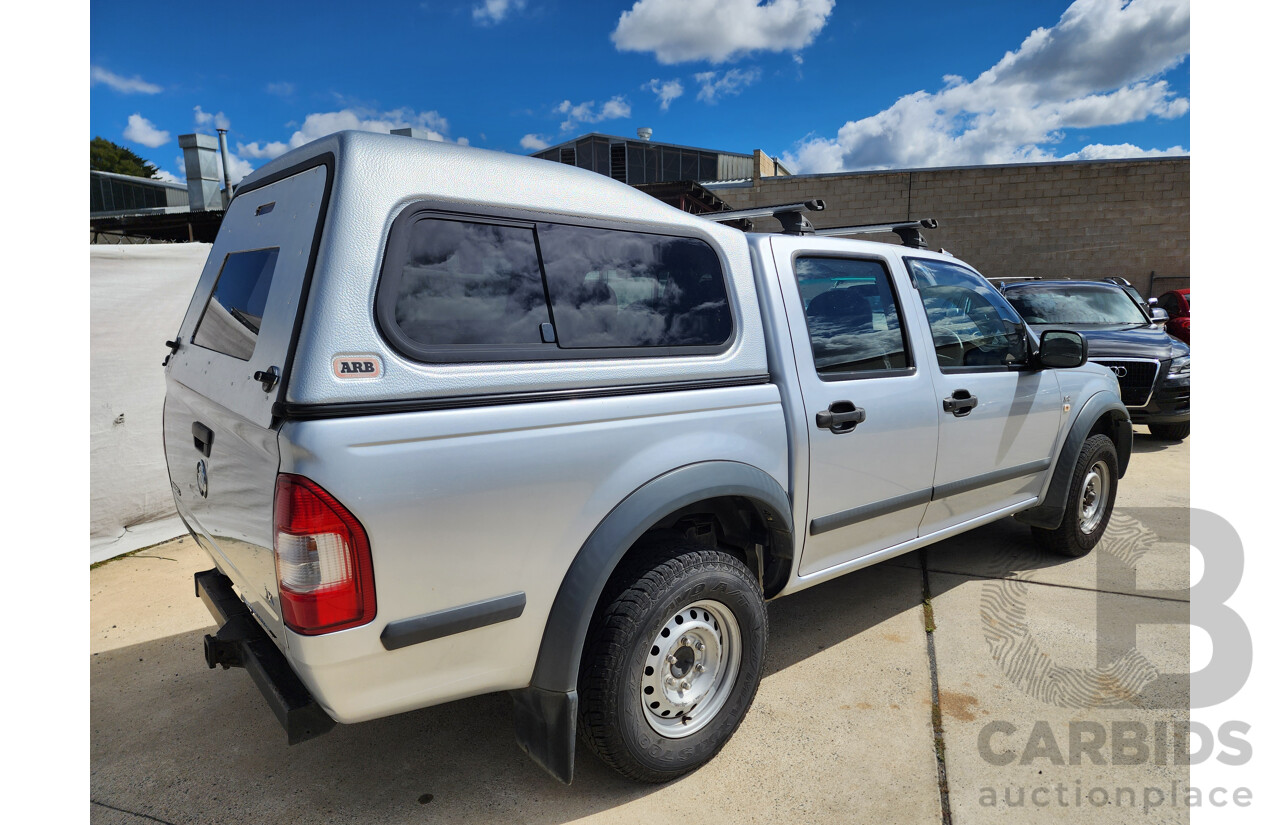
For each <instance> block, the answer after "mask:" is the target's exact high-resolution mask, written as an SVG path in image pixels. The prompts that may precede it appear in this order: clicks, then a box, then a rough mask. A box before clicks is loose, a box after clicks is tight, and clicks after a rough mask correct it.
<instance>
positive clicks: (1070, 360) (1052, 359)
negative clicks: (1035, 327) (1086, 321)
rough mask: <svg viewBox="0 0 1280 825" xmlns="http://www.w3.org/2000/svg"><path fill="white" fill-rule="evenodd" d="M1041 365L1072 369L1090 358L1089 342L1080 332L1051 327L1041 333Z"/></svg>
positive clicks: (1051, 367) (1037, 357)
mask: <svg viewBox="0 0 1280 825" xmlns="http://www.w3.org/2000/svg"><path fill="white" fill-rule="evenodd" d="M1036 360H1037V361H1038V362H1039V364H1040V366H1042V367H1046V368H1048V369H1070V368H1071V367H1079V366H1082V365H1083V364H1084V363H1085V362H1086V361H1088V360H1089V342H1088V341H1086V340H1085V339H1084V336H1082V335H1081V334H1080V333H1078V332H1071V331H1070V330H1065V329H1051V330H1047V331H1045V332H1042V333H1040V352H1039V354H1038V355H1037V356H1036Z"/></svg>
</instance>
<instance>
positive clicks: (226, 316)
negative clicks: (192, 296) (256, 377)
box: [191, 248, 280, 361]
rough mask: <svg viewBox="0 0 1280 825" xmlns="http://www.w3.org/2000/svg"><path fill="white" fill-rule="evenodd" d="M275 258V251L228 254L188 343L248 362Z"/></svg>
mask: <svg viewBox="0 0 1280 825" xmlns="http://www.w3.org/2000/svg"><path fill="white" fill-rule="evenodd" d="M279 256H280V249H279V248H272V249H255V250H252V251H249V252H232V253H231V254H230V255H228V256H227V257H226V259H225V260H224V261H223V262H222V271H220V272H219V273H218V280H217V282H215V283H214V285H213V294H212V295H210V296H209V303H208V304H206V305H205V308H204V313H203V314H202V315H201V316H200V322H199V323H198V324H197V325H196V331H195V334H194V335H192V337H191V341H192V343H194V344H196V345H197V346H201V347H204V348H205V349H211V350H215V351H217V352H221V353H224V354H226V355H230V356H231V357H232V358H239V359H240V360H241V361H248V360H249V358H250V357H251V356H252V355H253V347H254V345H255V344H256V343H257V342H258V330H259V328H260V327H261V326H262V315H263V311H264V309H265V308H266V305H267V295H268V294H269V293H270V292H271V276H272V275H273V274H274V273H275V269H276V259H277V258H278V257H279Z"/></svg>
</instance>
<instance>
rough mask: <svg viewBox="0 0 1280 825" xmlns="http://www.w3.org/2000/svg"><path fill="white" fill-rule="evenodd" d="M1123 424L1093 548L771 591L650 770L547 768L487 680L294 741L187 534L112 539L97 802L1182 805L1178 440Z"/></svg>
mask: <svg viewBox="0 0 1280 825" xmlns="http://www.w3.org/2000/svg"><path fill="white" fill-rule="evenodd" d="M1139 429H1140V430H1141V431H1142V432H1141V433H1140V434H1138V435H1137V436H1136V437H1135V445H1134V455H1133V460H1132V462H1131V464H1130V467H1129V472H1128V475H1126V477H1125V478H1124V479H1123V480H1122V481H1121V482H1120V487H1119V495H1118V498H1117V503H1116V512H1115V515H1114V517H1113V520H1112V523H1111V526H1110V528H1109V529H1108V532H1107V535H1106V537H1105V538H1104V539H1103V542H1102V543H1101V544H1100V545H1099V546H1098V547H1097V548H1095V550H1094V552H1093V553H1092V554H1090V555H1089V556H1087V557H1085V558H1082V559H1066V558H1062V557H1057V556H1052V555H1048V554H1046V553H1044V552H1042V551H1040V550H1039V549H1038V548H1037V546H1036V545H1035V544H1034V542H1033V541H1032V540H1031V536H1030V533H1029V531H1028V530H1027V528H1025V527H1023V526H1022V525H1019V524H1018V523H1016V522H1014V521H1013V520H1011V519H1005V520H1003V521H1001V522H997V523H995V524H992V525H989V526H987V527H984V528H980V529H977V530H974V531H971V532H970V533H967V534H965V535H963V536H959V537H957V538H954V539H951V540H948V541H946V542H942V543H939V544H936V545H933V546H932V547H930V548H927V549H926V550H924V551H918V552H915V553H912V554H909V555H906V556H902V557H899V558H898V559H894V560H891V561H888V562H884V563H882V564H879V565H876V566H874V567H871V568H868V569H866V570H863V571H859V572H856V573H852V574H850V575H847V576H844V577H842V578H840V579H837V580H835V581H832V582H828V583H826V584H823V585H819V586H817V587H814V588H810V589H809V590H806V591H804V592H802V593H799V594H796V595H794V596H790V597H788V598H785V599H781V600H779V601H776V602H772V603H771V604H770V605H769V627H770V632H771V635H770V639H769V652H768V658H767V661H766V668H765V676H764V679H763V682H762V683H761V686H760V691H759V693H758V694H757V696H756V699H755V703H754V705H753V706H752V708H751V711H750V713H749V714H748V715H747V718H746V720H745V721H744V722H743V724H742V726H741V727H740V728H739V729H738V732H737V733H736V734H735V735H734V736H733V738H732V739H731V740H730V741H729V743H728V744H727V745H726V747H725V748H724V750H723V751H721V753H720V754H719V755H718V756H717V757H716V758H715V759H714V760H712V762H711V763H710V764H708V765H707V766H705V767H703V768H702V769H701V770H698V771H695V772H694V773H692V774H690V775H687V776H685V777H683V778H681V779H679V780H677V781H675V782H671V783H669V784H667V785H663V786H656V787H655V786H647V785H637V784H634V783H631V782H628V781H626V780H624V779H622V778H620V777H618V776H616V775H615V774H613V773H612V772H611V771H610V770H608V769H607V768H605V767H604V766H603V765H602V764H601V763H600V762H599V761H597V760H596V759H595V757H594V756H593V755H592V754H591V753H590V751H588V750H587V749H586V748H585V747H583V746H581V745H579V748H578V753H577V757H576V760H577V775H576V778H575V780H574V782H573V784H572V785H570V786H564V785H561V784H560V783H558V782H556V781H555V780H554V779H552V778H551V777H549V776H547V775H546V774H545V773H543V772H542V771H541V770H540V769H539V768H538V767H537V766H535V765H534V764H533V763H532V762H531V761H530V760H529V759H528V758H527V757H525V755H524V754H523V753H522V752H521V751H520V749H519V748H518V747H517V745H516V743H515V739H514V736H513V734H512V710H511V701H510V699H509V698H508V697H507V696H506V695H505V694H498V695H490V696H481V697H476V698H473V699H468V700H465V701H461V702H455V703H451V704H448V705H442V706H438V707H433V708H426V709H424V710H419V711H415V712H412V713H407V714H402V715H399V716H395V717H391V718H387V719H380V720H375V721H372V722H366V723H363V724H359V725H350V726H343V725H340V726H338V727H337V728H335V729H334V730H333V731H331V732H330V733H328V734H326V735H324V736H322V737H320V738H318V739H314V740H312V741H309V742H305V743H303V744H301V745H297V746H294V747H288V746H287V745H286V744H285V737H284V733H283V731H282V730H281V728H280V727H279V725H278V724H277V723H276V721H275V718H274V716H272V714H271V711H270V710H269V709H268V708H267V705H266V703H265V702H264V701H263V699H262V697H261V695H260V694H259V693H258V691H257V688H256V687H255V686H254V684H253V682H252V681H251V680H250V678H249V676H248V675H247V673H245V672H244V671H243V670H234V669H233V670H230V671H223V670H221V669H219V670H209V669H208V668H207V667H206V666H205V664H204V659H203V654H202V639H203V636H204V634H205V633H206V632H212V624H211V620H210V617H209V615H208V613H207V612H206V610H205V608H204V606H203V604H202V603H201V602H200V601H199V599H197V598H196V597H195V595H194V589H193V585H192V575H193V574H194V573H195V572H197V571H199V570H203V569H207V568H208V567H210V566H211V564H210V562H209V560H208V558H207V557H206V556H205V555H204V553H203V552H202V551H201V550H200V549H199V548H198V547H196V546H195V545H194V544H193V543H192V542H191V541H190V540H189V539H187V538H183V539H176V540H174V541H171V542H167V543H164V544H161V545H157V546H155V547H151V548H148V549H146V550H143V551H141V552H139V553H136V554H134V555H131V556H128V557H124V558H121V559H117V560H115V561H112V562H109V563H107V564H105V565H103V566H101V567H98V568H96V569H94V570H92V571H91V573H90V589H91V592H90V629H89V632H90V640H91V644H90V650H91V653H90V674H91V690H90V714H91V731H90V753H91V767H90V818H91V821H92V822H94V823H103V824H104V825H106V823H129V825H133V824H134V823H145V822H167V823H203V822H217V823H223V822H233V821H234V822H252V823H286V822H287V823H296V822H306V823H327V822H335V823H349V822H377V823H401V822H403V823H425V822H450V823H470V822H485V823H489V822H504V823H505V822H521V823H565V822H573V821H579V820H586V821H590V822H619V823H632V822H640V821H646V822H656V821H671V820H673V819H674V820H677V821H689V822H698V823H718V822H724V823H749V822H769V823H777V822H797V821H804V822H875V823H877V825H890V823H913V824H914V823H935V822H938V823H947V822H952V823H963V824H967V823H986V822H1018V823H1023V822H1035V821H1048V820H1052V821H1053V822H1055V823H1075V822H1129V821H1136V820H1138V819H1139V818H1141V821H1142V822H1149V823H1163V822H1188V821H1189V810H1190V809H1189V808H1188V807H1187V806H1186V797H1185V794H1186V789H1187V787H1188V785H1189V768H1188V766H1187V765H1186V764H1183V763H1185V762H1186V761H1187V760H1186V759H1185V758H1183V759H1179V756H1178V754H1179V752H1180V746H1181V745H1182V743H1183V742H1184V740H1185V730H1186V725H1187V722H1188V717H1189V711H1188V707H1189V699H1190V693H1189V686H1188V681H1187V678H1186V676H1185V674H1186V673H1188V672H1189V671H1190V631H1189V627H1188V621H1189V617H1190V600H1189V591H1188V588H1189V586H1190V576H1191V573H1190V570H1191V567H1190V550H1189V546H1188V537H1189V526H1190V525H1189V521H1190V517H1189V510H1188V507H1189V504H1190V498H1189V486H1190V485H1189V474H1190V441H1189V440H1188V441H1187V442H1183V443H1181V444H1169V443H1166V442H1160V441H1157V440H1155V439H1153V438H1151V437H1150V436H1148V435H1147V434H1146V431H1145V428H1139ZM1180 674H1181V675H1180ZM1183 750H1184V751H1185V748H1183Z"/></svg>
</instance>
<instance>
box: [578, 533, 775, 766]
mask: <svg viewBox="0 0 1280 825" xmlns="http://www.w3.org/2000/svg"><path fill="white" fill-rule="evenodd" d="M645 557H646V559H647V561H641V562H639V563H638V564H632V565H631V566H629V567H628V568H627V569H626V570H625V571H623V572H621V573H620V574H619V576H620V577H621V578H620V580H619V581H617V582H616V583H615V584H616V586H615V587H614V588H612V589H611V590H610V593H615V594H616V595H613V597H612V598H611V600H610V601H609V602H608V604H606V605H605V606H604V608H603V611H602V613H601V615H600V616H599V617H598V618H597V620H596V622H595V623H594V625H593V628H592V633H591V636H590V637H589V639H588V642H587V647H586V650H585V652H584V655H583V661H582V668H581V671H580V675H579V679H578V701H579V727H578V729H579V731H580V732H581V733H582V737H583V739H584V740H585V741H586V743H587V745H588V747H590V748H591V749H592V751H594V752H595V754H596V755H597V756H599V757H600V759H601V760H603V761H604V762H605V764H607V765H609V766H610V767H611V768H613V769H614V770H616V771H618V772H619V773H621V774H622V775H623V776H626V777H628V778H631V779H635V780H639V781H641V782H655V783H656V782H666V781H668V780H671V779H675V778H676V777H677V776H680V775H681V774H684V773H687V772H689V771H691V770H694V769H695V768H698V767H700V766H701V765H703V764H704V763H706V762H707V761H709V760H710V759H711V758H712V757H713V756H715V755H716V753H717V752H718V751H719V750H720V748H721V747H723V746H724V744H725V742H727V741H728V739H729V737H730V736H731V735H732V734H733V732H734V731H735V730H737V727H738V724H739V723H740V722H741V721H742V718H743V717H744V716H745V715H746V713H747V710H748V708H750V707H751V701H752V700H753V699H754V698H755V694H756V689H757V688H758V687H759V685H760V677H761V673H762V669H763V665H764V653H765V643H766V639H767V636H768V618H767V615H766V613H765V606H764V597H763V594H762V593H761V592H760V585H759V584H758V583H757V582H756V580H755V577H754V576H752V575H751V573H750V572H748V570H747V568H746V567H745V566H744V565H743V564H742V562H740V561H739V560H738V559H736V558H734V557H733V556H731V555H729V554H727V553H724V552H721V551H719V550H709V549H707V548H706V547H705V546H703V545H698V544H692V543H688V542H684V541H682V540H672V541H669V542H666V543H664V544H662V545H659V546H657V547H655V548H654V549H653V553H652V554H649V553H646V554H645Z"/></svg>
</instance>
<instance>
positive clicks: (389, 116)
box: [264, 108, 461, 149]
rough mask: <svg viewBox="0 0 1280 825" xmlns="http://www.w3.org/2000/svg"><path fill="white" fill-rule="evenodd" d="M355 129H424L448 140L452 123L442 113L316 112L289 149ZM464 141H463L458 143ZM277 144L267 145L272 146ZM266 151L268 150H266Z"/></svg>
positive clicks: (432, 137)
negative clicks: (335, 133)
mask: <svg viewBox="0 0 1280 825" xmlns="http://www.w3.org/2000/svg"><path fill="white" fill-rule="evenodd" d="M347 129H353V130H356V131H361V132H380V133H381V134H384V135H385V134H387V133H389V132H390V131H391V130H392V129H421V130H423V131H425V132H426V133H427V137H428V139H430V140H441V141H448V140H449V138H448V137H446V135H447V134H448V131H449V121H447V120H445V119H444V118H443V117H441V116H440V114H439V113H438V112H415V111H413V110H412V109H408V108H401V109H392V110H391V111H387V112H378V111H374V110H371V109H341V110H339V111H336V112H316V113H313V114H309V115H307V116H306V118H305V119H304V120H303V121H302V126H301V127H300V128H299V129H298V130H297V131H295V132H294V133H293V134H292V135H291V136H290V137H289V148H290V149H296V148H297V147H299V146H302V145H303V144H305V143H310V142H311V141H313V140H316V139H317V138H322V137H324V136H325V135H331V134H333V133H334V132H341V131H344V130H347ZM458 142H461V139H460V140H459V141H458ZM272 145H273V144H267V146H268V147H270V146H272ZM264 148H266V147H264Z"/></svg>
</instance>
